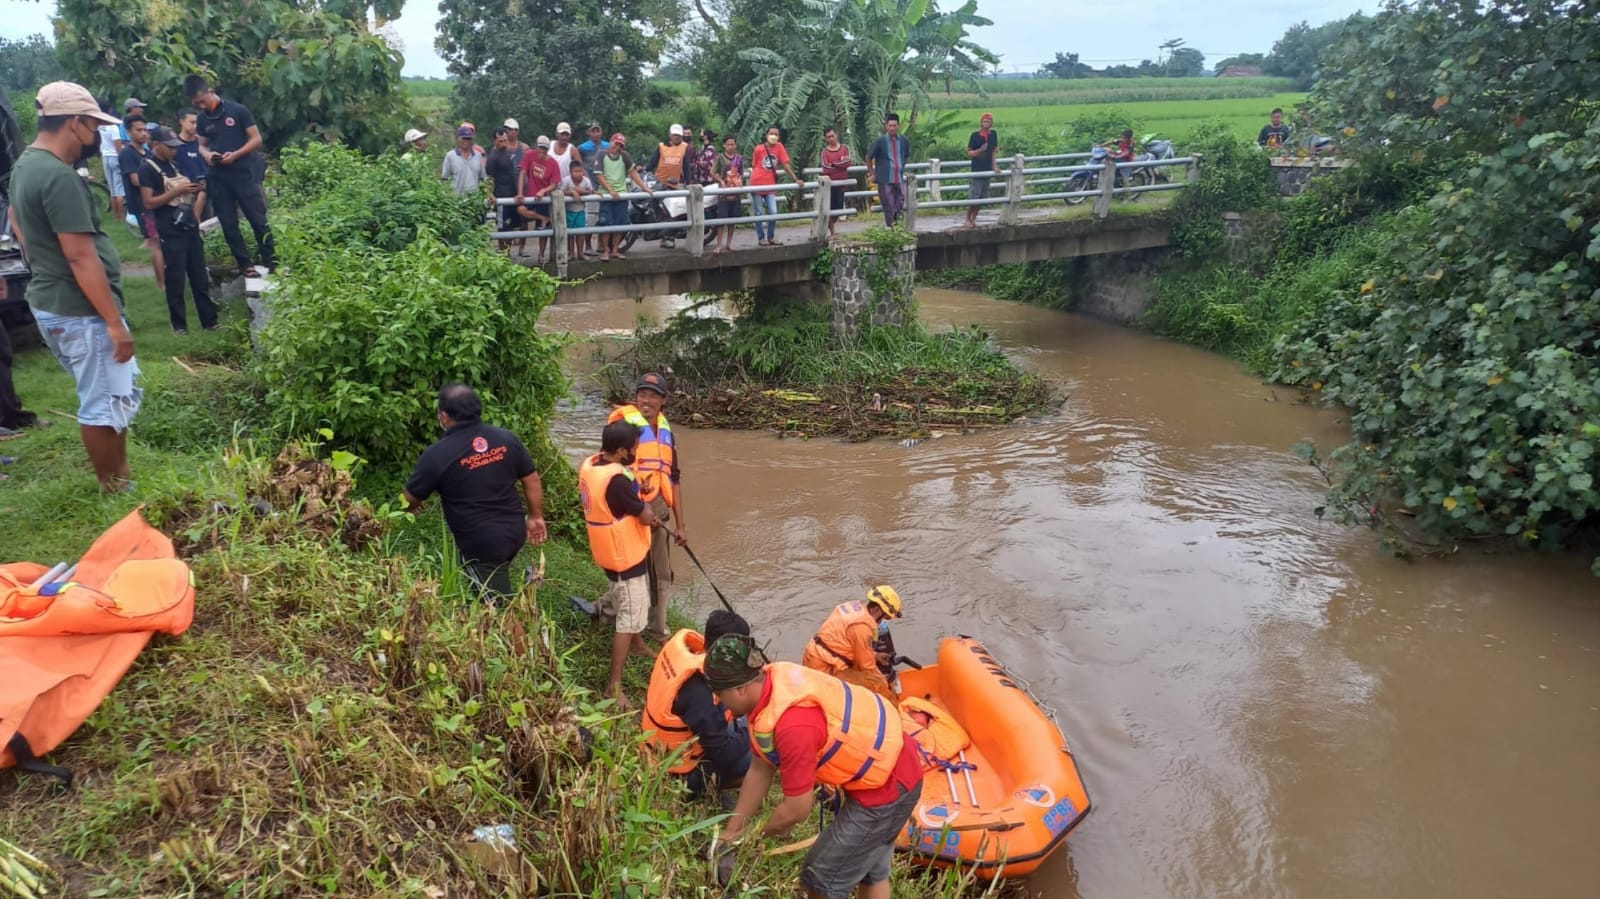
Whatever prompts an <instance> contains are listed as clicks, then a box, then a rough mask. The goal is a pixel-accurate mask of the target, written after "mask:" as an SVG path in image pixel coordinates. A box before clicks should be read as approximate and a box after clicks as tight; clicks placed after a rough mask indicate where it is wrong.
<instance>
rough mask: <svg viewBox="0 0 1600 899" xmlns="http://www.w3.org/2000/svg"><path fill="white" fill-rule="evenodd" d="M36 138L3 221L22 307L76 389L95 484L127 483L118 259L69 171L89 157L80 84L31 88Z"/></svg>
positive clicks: (89, 129) (132, 400)
mask: <svg viewBox="0 0 1600 899" xmlns="http://www.w3.org/2000/svg"><path fill="white" fill-rule="evenodd" d="M34 105H35V107H36V108H37V110H38V114H39V135H38V137H37V138H36V139H35V140H34V142H33V143H32V144H31V145H29V147H28V148H27V149H26V150H24V151H22V155H21V156H20V157H18V159H17V164H16V167H15V168H14V169H12V172H11V223H12V226H13V230H14V232H15V234H16V237H17V239H18V240H19V241H20V242H21V244H22V249H23V252H24V253H26V254H27V257H28V264H29V266H30V267H31V268H32V269H33V280H32V282H31V283H30V284H29V285H28V294H27V296H28V305H29V306H31V307H33V316H34V318H35V319H36V320H37V321H38V323H39V333H40V335H42V336H43V337H44V342H45V345H46V346H48V347H49V348H50V351H51V352H52V353H54V354H55V357H56V359H57V360H58V361H59V362H60V363H61V367H62V368H65V369H66V370H67V371H68V372H70V373H71V374H72V378H73V381H74V382H75V383H76V384H77V388H78V432H79V435H80V436H81V437H82V438H83V446H84V449H85V450H86V451H87V452H88V454H89V462H90V463H91V464H92V465H93V466H94V473H95V476H96V477H97V478H99V479H100V487H101V489H103V490H106V491H108V492H120V491H123V490H127V489H128V488H129V486H131V482H130V481H129V480H128V477H129V473H128V444H127V436H128V435H127V431H128V424H129V422H131V421H132V420H133V416H134V413H136V412H137V411H138V410H139V398H140V391H139V388H138V387H135V386H134V379H135V378H136V377H137V376H138V374H139V366H138V363H137V362H135V361H134V358H133V337H132V335H130V334H129V333H128V325H127V322H126V321H125V320H124V319H123V317H122V263H121V260H119V259H118V258H117V251H116V249H115V248H114V247H112V245H111V238H109V237H107V236H106V232H105V230H104V229H102V228H101V227H100V211H99V207H98V204H96V203H95V202H94V198H93V197H92V196H91V195H90V193H89V185H88V184H87V183H85V181H84V180H83V178H82V177H80V176H79V175H78V173H77V172H76V171H75V167H76V166H77V165H78V164H79V162H80V161H82V160H84V159H86V158H88V157H89V156H92V155H94V154H95V153H96V152H98V151H99V147H100V136H99V133H98V132H97V131H96V128H97V127H98V126H99V125H100V124H101V123H105V124H116V122H117V120H116V119H115V118H114V117H112V116H109V115H106V114H104V113H102V112H101V111H100V107H99V105H98V104H97V103H95V100H94V98H93V97H92V96H90V94H89V91H88V90H86V89H85V88H83V87H82V86H81V85H77V84H73V83H71V82H68V81H57V82H54V83H52V84H47V85H45V86H44V87H42V88H40V89H39V93H38V96H37V97H36V98H35V100H34Z"/></svg>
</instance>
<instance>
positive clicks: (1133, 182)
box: [1124, 169, 1156, 202]
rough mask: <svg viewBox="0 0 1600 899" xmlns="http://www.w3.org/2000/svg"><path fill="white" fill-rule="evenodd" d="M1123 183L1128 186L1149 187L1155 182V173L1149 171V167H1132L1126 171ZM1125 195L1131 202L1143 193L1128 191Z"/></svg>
mask: <svg viewBox="0 0 1600 899" xmlns="http://www.w3.org/2000/svg"><path fill="white" fill-rule="evenodd" d="M1124 183H1126V184H1127V186H1129V187H1150V186H1152V185H1154V184H1155V183H1156V176H1155V173H1153V172H1151V171H1150V170H1149V169H1134V170H1133V171H1132V172H1129V173H1128V177H1127V178H1126V179H1125V181H1124ZM1125 196H1126V197H1127V198H1128V200H1129V201H1130V202H1131V201H1136V200H1138V199H1139V198H1140V197H1142V196H1144V195H1143V194H1136V193H1129V194H1125Z"/></svg>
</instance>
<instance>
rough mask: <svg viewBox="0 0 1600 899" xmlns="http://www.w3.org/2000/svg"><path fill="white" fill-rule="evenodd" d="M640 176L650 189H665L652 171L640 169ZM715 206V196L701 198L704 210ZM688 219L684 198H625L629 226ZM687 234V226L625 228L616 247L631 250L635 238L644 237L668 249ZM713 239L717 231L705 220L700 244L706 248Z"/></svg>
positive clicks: (636, 240)
mask: <svg viewBox="0 0 1600 899" xmlns="http://www.w3.org/2000/svg"><path fill="white" fill-rule="evenodd" d="M642 177H643V179H644V183H645V186H647V187H648V188H650V189H651V190H663V189H669V188H664V187H663V186H662V184H661V182H660V181H658V180H656V176H655V175H654V174H652V173H650V172H644V173H643V175H642ZM716 205H717V198H716V197H715V196H709V197H706V199H705V207H706V209H708V210H712V209H715V208H716ZM688 220H689V198H688V197H667V198H665V199H661V198H657V197H641V198H639V199H635V200H629V201H628V222H629V224H633V225H647V224H648V225H654V224H659V223H662V222H684V223H687V222H688ZM688 236H689V229H688V228H687V227H685V228H683V229H671V230H666V229H662V230H654V229H652V230H649V231H629V232H628V233H626V234H624V235H622V243H621V244H620V245H619V246H618V249H620V250H621V251H622V252H624V253H626V252H628V251H629V250H631V249H633V245H634V244H635V243H637V242H639V240H640V239H641V238H642V239H644V240H655V241H660V242H661V247H662V249H667V250H670V249H672V248H673V247H675V246H677V245H678V241H680V240H683V239H684V238H686V237H688ZM716 239H717V230H716V229H715V228H713V227H710V224H709V222H708V223H707V227H706V237H705V244H704V245H705V246H708V247H709V246H711V244H712V242H713V241H715V240H716Z"/></svg>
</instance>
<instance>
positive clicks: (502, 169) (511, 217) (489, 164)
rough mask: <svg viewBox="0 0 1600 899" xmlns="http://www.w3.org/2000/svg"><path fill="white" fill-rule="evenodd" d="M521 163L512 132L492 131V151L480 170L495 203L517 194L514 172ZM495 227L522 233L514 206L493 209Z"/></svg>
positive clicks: (506, 241)
mask: <svg viewBox="0 0 1600 899" xmlns="http://www.w3.org/2000/svg"><path fill="white" fill-rule="evenodd" d="M521 164H522V150H521V148H519V147H518V146H517V145H516V143H515V142H514V141H513V140H512V139H511V132H510V131H509V130H508V129H506V128H505V127H500V128H496V129H494V149H492V150H490V151H489V156H488V158H487V159H485V160H484V164H483V170H484V173H485V174H487V175H488V176H489V181H490V186H491V187H492V188H493V193H494V198H495V199H496V200H499V199H504V198H515V197H516V195H517V170H518V167H519V166H520V165H521ZM494 221H495V228H496V229H498V230H500V231H520V230H522V219H521V217H520V216H518V215H517V207H515V206H500V205H496V206H495V216H494ZM510 243H511V241H509V240H502V241H500V249H502V250H503V249H505V248H506V247H507V246H508V245H510Z"/></svg>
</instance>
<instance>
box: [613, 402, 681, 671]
mask: <svg viewBox="0 0 1600 899" xmlns="http://www.w3.org/2000/svg"><path fill="white" fill-rule="evenodd" d="M666 402H667V381H666V379H665V378H663V377H661V376H660V375H658V374H655V373H654V372H651V373H648V374H645V375H643V376H642V377H640V378H639V383H637V384H635V385H634V388H633V402H632V403H631V404H629V405H626V406H618V407H617V408H615V409H613V410H611V416H610V417H609V418H607V419H606V421H607V423H610V422H613V421H626V422H628V423H630V424H632V425H633V426H634V427H636V428H638V429H639V450H638V453H637V454H636V456H635V459H634V463H633V475H634V477H635V478H636V479H637V480H638V482H639V498H640V499H642V500H644V501H645V502H647V503H649V504H650V508H651V509H652V510H653V511H654V512H655V514H656V519H657V520H658V521H660V522H662V523H663V524H666V525H671V526H673V527H674V532H673V536H674V537H676V538H677V541H678V545H679V546H682V545H683V544H684V542H685V539H686V538H685V537H684V535H683V487H682V486H681V485H680V484H679V483H678V478H679V474H680V472H679V469H678V447H677V444H676V442H675V441H674V440H673V437H672V425H671V424H670V423H668V421H667V416H666V415H665V414H663V413H662V411H661V409H662V407H663V406H665V405H666ZM668 541H669V537H668V535H667V531H666V529H664V528H663V529H659V530H657V531H655V533H654V534H653V535H652V537H651V542H650V570H649V573H650V623H649V625H648V627H646V629H645V632H644V633H645V636H647V637H649V638H650V639H652V640H665V639H667V585H668V584H670V583H672V544H671V543H670V542H668Z"/></svg>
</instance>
